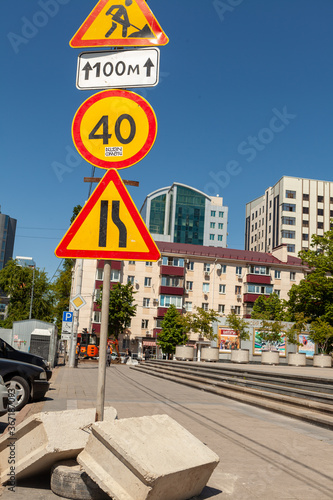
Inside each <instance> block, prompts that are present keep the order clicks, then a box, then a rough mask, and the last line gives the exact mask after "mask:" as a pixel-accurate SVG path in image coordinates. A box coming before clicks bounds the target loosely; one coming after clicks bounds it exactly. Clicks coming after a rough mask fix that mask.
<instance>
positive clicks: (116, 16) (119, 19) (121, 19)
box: [105, 0, 133, 38]
mask: <svg viewBox="0 0 333 500" xmlns="http://www.w3.org/2000/svg"><path fill="white" fill-rule="evenodd" d="M132 3H133V2H132V0H126V1H125V5H126V7H130V6H131V5H132ZM126 7H124V6H123V5H112V6H111V7H110V9H109V10H108V11H107V12H106V14H105V15H106V16H112V26H111V28H110V29H109V31H108V32H107V33H106V34H105V37H106V38H109V37H110V36H111V35H112V33H113V32H114V30H115V29H116V28H117V27H118V25H121V26H122V27H123V38H126V37H127V30H128V28H130V26H131V23H130V22H129V17H128V14H127V9H126ZM114 11H115V12H114ZM113 12H114V13H113Z"/></svg>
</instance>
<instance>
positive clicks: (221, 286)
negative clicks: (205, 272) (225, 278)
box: [219, 285, 225, 294]
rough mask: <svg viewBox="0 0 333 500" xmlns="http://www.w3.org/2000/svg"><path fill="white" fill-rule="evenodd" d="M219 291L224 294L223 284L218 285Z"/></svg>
mask: <svg viewBox="0 0 333 500" xmlns="http://www.w3.org/2000/svg"><path fill="white" fill-rule="evenodd" d="M219 293H223V294H225V285H219Z"/></svg>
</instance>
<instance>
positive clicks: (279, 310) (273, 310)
mask: <svg viewBox="0 0 333 500" xmlns="http://www.w3.org/2000/svg"><path fill="white" fill-rule="evenodd" d="M285 307H286V305H285V302H284V301H282V300H280V298H279V297H278V295H277V294H276V293H271V294H270V295H269V296H268V297H266V296H265V295H260V297H258V298H257V300H256V301H255V303H254V304H253V309H252V313H251V318H252V319H265V320H273V321H275V320H277V321H285V320H286V314H285Z"/></svg>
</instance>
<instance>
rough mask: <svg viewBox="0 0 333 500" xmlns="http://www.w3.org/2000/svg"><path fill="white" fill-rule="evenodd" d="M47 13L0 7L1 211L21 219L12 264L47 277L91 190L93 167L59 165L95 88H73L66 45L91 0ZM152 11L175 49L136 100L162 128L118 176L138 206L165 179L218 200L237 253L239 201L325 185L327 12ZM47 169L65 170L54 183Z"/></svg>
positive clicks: (198, 6) (302, 8)
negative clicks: (280, 186)
mask: <svg viewBox="0 0 333 500" xmlns="http://www.w3.org/2000/svg"><path fill="white" fill-rule="evenodd" d="M47 3H48V2H47V0H29V1H27V0H15V1H13V0H12V1H6V2H2V11H1V12H2V14H1V19H0V26H1V47H2V49H1V54H2V58H1V62H2V71H1V90H2V92H1V121H0V123H1V129H0V130H1V160H0V161H1V184H0V204H1V207H2V213H6V214H8V215H10V216H11V217H14V218H16V219H17V220H18V227H17V234H16V243H15V249H14V254H15V255H25V256H31V257H33V258H34V259H35V261H36V262H37V265H38V267H40V268H44V269H45V270H46V271H47V272H48V274H49V277H50V278H51V277H52V276H53V274H54V272H55V271H56V269H57V267H58V264H59V259H57V258H56V257H55V256H54V249H55V248H56V246H57V245H58V243H59V241H60V240H61V238H62V237H63V236H64V234H65V232H66V230H67V228H68V226H69V219H70V217H71V215H72V209H73V207H74V206H75V205H77V204H81V205H82V204H83V203H84V202H85V200H86V199H87V196H88V190H89V185H88V184H85V183H84V182H83V177H85V176H90V174H91V169H92V167H91V165H90V164H88V163H87V162H86V161H84V160H83V159H82V158H81V157H80V156H79V155H78V154H74V156H67V155H68V152H73V153H74V151H76V150H75V149H74V146H73V142H72V137H71V125H72V120H73V117H74V115H75V113H76V111H77V109H78V108H79V106H80V105H81V104H82V103H83V101H85V100H86V99H87V98H88V97H90V95H93V94H94V93H95V91H80V90H77V88H76V86H75V79H76V66H77V57H78V55H79V53H80V52H81V51H82V50H80V49H73V48H71V47H70V46H69V41H70V39H71V38H72V36H73V35H74V33H75V32H76V31H77V29H78V28H79V27H80V25H81V24H82V22H83V21H84V20H85V18H86V17H87V16H88V14H89V13H90V12H91V10H92V9H93V8H94V7H95V5H96V4H97V1H96V0H50V3H51V4H53V13H52V16H51V14H45V10H44V15H40V13H41V12H43V8H42V5H44V4H47ZM148 5H149V7H150V8H151V10H152V11H153V12H154V14H155V16H156V18H157V20H158V21H159V23H160V24H161V26H162V28H163V29H164V31H165V32H166V34H167V35H168V37H169V39H170V42H169V44H168V45H166V46H165V47H161V81H160V83H159V85H158V86H157V87H155V88H153V89H142V90H141V91H138V93H140V94H141V95H142V96H143V97H145V98H146V99H147V100H148V101H149V102H150V104H151V105H152V107H153V108H154V110H155V113H156V116H157V120H158V126H159V129H158V135H157V139H156V142H155V145H154V146H153V148H152V150H151V152H150V153H149V154H148V155H147V156H146V157H145V158H144V159H143V160H142V161H141V162H140V163H138V164H136V165H134V166H132V167H130V168H127V169H124V170H121V171H120V175H121V177H122V178H124V179H131V180H138V181H139V182H140V187H139V188H134V187H131V188H129V191H130V194H131V196H132V198H133V200H134V202H135V203H136V205H137V207H138V208H139V209H140V208H141V205H142V203H143V201H144V198H145V196H146V195H147V194H148V193H150V192H152V191H154V190H155V189H158V188H159V187H162V186H166V185H170V184H172V183H173V182H182V183H185V184H189V185H191V186H193V187H195V188H197V189H201V190H203V191H206V192H208V193H209V194H219V195H220V196H222V197H223V199H224V203H225V205H227V206H228V207H229V227H228V230H229V237H228V246H229V247H231V248H239V249H242V248H244V218H245V204H246V203H247V202H248V201H250V200H252V199H254V198H256V197H257V196H260V195H261V194H263V192H264V189H265V188H266V187H268V186H269V185H273V184H275V183H276V182H277V181H278V180H279V179H280V178H281V177H282V176H283V175H291V176H299V177H307V178H317V179H321V180H328V181H331V180H332V158H333V140H332V135H333V91H332V89H333V69H332V68H333V66H332V56H333V43H332V18H333V2H332V0H292V1H291V0H243V1H242V0H221V1H220V2H214V1H213V0H181V1H180V0H165V1H161V0H149V1H148ZM44 6H45V5H44ZM50 8H51V7H50V5H49V9H50ZM49 12H50V10H49ZM29 23H30V24H29ZM31 23H32V24H31ZM36 24H38V25H39V26H37V27H36ZM18 37H21V38H18ZM83 50H89V49H83ZM281 115H282V120H281V118H278V117H279V116H281ZM275 117H277V118H275ZM55 162H58V163H61V164H63V165H65V166H66V167H67V168H68V169H69V170H68V171H67V172H65V173H64V174H63V176H62V178H59V176H58V177H57V175H56V173H55V171H54V165H55ZM228 170H229V173H228ZM230 172H231V173H232V174H233V175H231V176H230ZM103 173H105V171H104V170H97V175H99V176H101V175H103ZM226 173H227V175H226ZM228 177H229V178H228Z"/></svg>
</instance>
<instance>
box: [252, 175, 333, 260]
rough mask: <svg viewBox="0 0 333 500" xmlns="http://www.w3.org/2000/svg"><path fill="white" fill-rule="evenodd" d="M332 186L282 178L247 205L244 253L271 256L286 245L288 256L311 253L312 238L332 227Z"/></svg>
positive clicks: (293, 178) (324, 183)
mask: <svg viewBox="0 0 333 500" xmlns="http://www.w3.org/2000/svg"><path fill="white" fill-rule="evenodd" d="M332 218H333V182H328V181H319V180H313V179H302V178H298V177H288V176H284V177H282V178H281V179H280V180H279V181H278V182H277V183H276V184H275V185H274V186H273V187H269V188H268V189H266V191H265V194H264V195H263V196H260V197H258V198H256V199H255V200H253V201H251V202H249V203H247V205H246V222H245V250H251V251H259V252H272V251H273V249H274V248H276V247H278V246H280V245H283V244H285V245H286V246H287V252H288V254H289V255H293V256H297V255H298V252H299V251H300V250H308V249H309V248H310V244H311V236H312V235H313V234H316V235H319V236H322V235H323V234H324V232H325V231H329V230H330V229H331V227H332V223H331V219H332Z"/></svg>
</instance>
